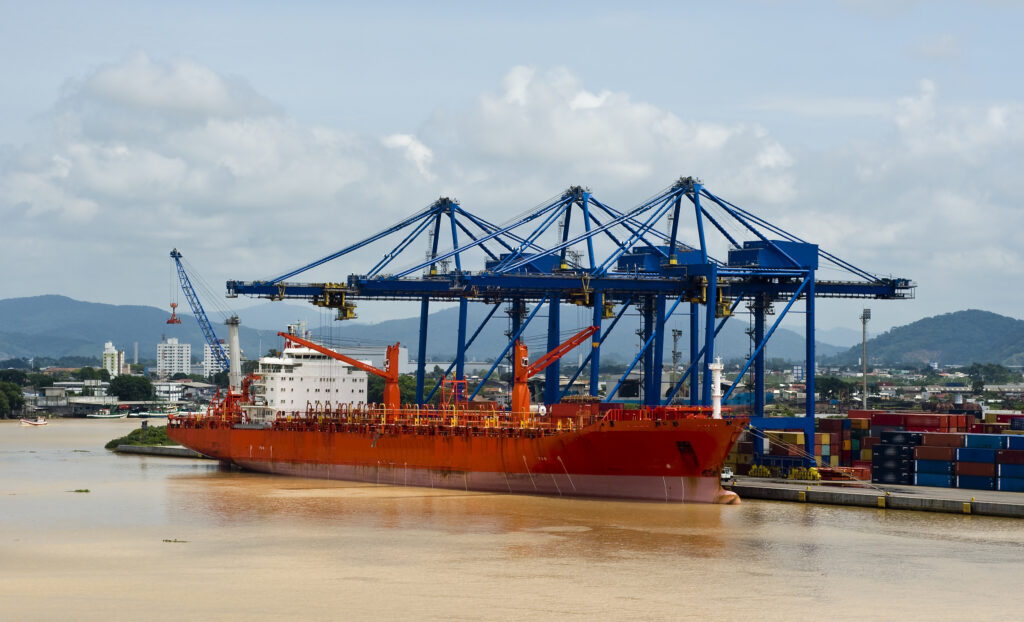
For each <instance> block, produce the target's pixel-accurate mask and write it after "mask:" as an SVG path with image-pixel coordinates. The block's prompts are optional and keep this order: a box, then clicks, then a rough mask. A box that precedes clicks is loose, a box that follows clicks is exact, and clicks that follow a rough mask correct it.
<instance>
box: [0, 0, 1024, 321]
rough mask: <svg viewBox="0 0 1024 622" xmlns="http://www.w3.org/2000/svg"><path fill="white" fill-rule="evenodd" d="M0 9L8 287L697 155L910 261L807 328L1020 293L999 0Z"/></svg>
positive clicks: (1019, 217) (281, 252) (858, 259)
mask: <svg viewBox="0 0 1024 622" xmlns="http://www.w3.org/2000/svg"><path fill="white" fill-rule="evenodd" d="M0 17H2V19H0V37H2V39H3V40H4V42H5V49H6V50H7V52H8V53H7V54H3V55H0V68H2V70H3V72H4V75H5V78H6V80H5V82H6V83H7V84H8V88H7V89H6V97H5V98H3V100H2V101H0V113H2V114H0V221H2V222H3V223H4V224H3V226H0V263H2V264H3V265H4V266H5V267H7V268H8V269H7V270H6V271H5V275H4V285H5V288H4V296H5V297H19V296H32V295H40V294H48V293H59V294H65V295H68V296H71V297H74V298H76V299H80V300H89V301H96V302H108V303H115V304H145V305H152V306H157V307H163V306H165V305H166V304H167V302H168V299H169V298H170V297H171V296H172V295H173V294H172V293H171V292H172V291H173V290H174V289H175V288H176V283H175V281H174V277H173V274H171V272H170V263H169V260H168V257H167V255H168V252H169V251H170V249H171V248H175V247H177V248H179V249H180V250H181V251H182V252H183V253H184V254H185V256H186V257H187V259H188V260H189V261H190V263H191V264H192V265H193V266H195V267H196V269H197V270H198V271H199V272H200V273H201V274H202V276H203V277H204V278H205V280H206V281H207V282H208V283H209V284H210V289H211V290H212V291H214V292H217V293H223V283H224V281H226V280H227V279H243V280H250V279H260V278H268V277H271V276H275V275H277V274H281V273H283V272H286V271H288V270H290V269H292V268H296V267H298V266H301V265H304V264H305V263H308V262H309V261H311V260H313V259H316V258H318V257H320V256H323V255H327V254H329V253H331V252H332V251H335V250H337V249H339V248H341V247H343V246H345V245H346V244H347V243H349V242H352V241H354V240H356V239H358V238H359V237H362V236H365V235H368V234H370V233H372V232H375V231H377V230H379V229H380V228H381V227H382V226H384V225H387V224H390V223H391V222H394V221H396V220H398V219H399V218H401V217H402V216H405V215H407V214H410V213H412V212H414V211H417V210H419V209H421V208H422V207H424V206H426V205H428V204H429V203H431V202H432V201H433V200H435V199H436V198H437V197H438V196H452V197H457V198H458V199H459V200H460V202H461V203H462V205H463V206H465V207H466V208H467V209H469V210H471V211H474V212H477V213H479V214H481V215H483V216H485V217H487V218H489V219H491V220H493V221H495V222H503V221H505V220H507V219H508V218H509V217H510V216H511V215H513V214H517V213H521V212H523V211H526V210H527V209H529V208H531V207H532V206H535V205H537V204H539V203H541V202H542V201H544V200H545V199H546V198H548V197H551V196H552V195H555V194H557V193H559V192H561V191H562V190H563V189H564V188H566V187H568V186H570V185H574V184H583V185H587V186H589V187H591V188H592V190H593V191H594V193H595V195H596V196H599V197H601V198H602V199H603V200H604V201H605V202H607V203H610V204H612V205H614V206H616V207H618V208H620V209H627V208H629V207H631V206H633V205H636V204H638V203H640V202H641V201H642V200H644V199H645V198H646V197H648V196H650V195H652V194H654V193H655V192H657V191H658V190H660V189H661V188H664V187H665V186H667V185H668V184H670V183H671V182H672V181H673V180H674V179H675V178H677V177H679V176H680V175H694V176H697V177H700V178H701V179H702V180H703V181H704V182H705V183H706V184H707V186H708V187H709V188H710V189H712V190H713V191H714V192H715V193H716V194H718V195H720V196H723V197H725V198H727V199H729V200H731V201H732V202H734V203H737V204H739V205H741V206H742V207H744V208H745V209H747V210H749V211H752V212H754V213H756V214H758V215H759V216H762V217H764V218H765V219H767V220H769V221H771V222H774V223H776V224H778V225H780V226H782V227H783V228H785V229H787V230H789V231H791V232H793V233H795V234H798V235H800V236H801V237H803V238H804V239H807V240H808V241H811V242H815V243H818V244H820V245H821V246H822V247H823V248H825V249H827V250H828V251H830V252H832V253H834V254H835V255H837V256H839V257H842V258H843V259H846V260H848V261H850V262H852V263H853V264H855V265H857V266H858V267H861V268H864V269H866V270H868V271H871V272H874V273H878V274H882V275H890V274H891V275H893V276H900V277H908V278H911V279H913V280H914V281H916V282H917V283H918V284H919V289H918V297H917V299H916V300H913V301H905V302H875V301H822V303H821V304H819V306H818V317H819V320H818V324H819V327H821V328H822V329H826V328H831V327H837V326H842V327H848V328H851V329H856V328H859V322H858V321H857V319H856V318H857V316H858V315H859V313H860V309H861V308H862V307H872V308H873V310H874V314H873V318H872V324H871V325H870V330H871V331H872V332H873V333H878V332H881V331H884V330H885V329H887V328H889V327H892V326H895V325H900V324H905V323H908V322H911V321H913V320H915V319H918V318H922V317H926V316H931V315H935V314H939V313H945V312H950V311H956V310H960V309H966V308H978V309H985V310H989V311H993V312H996V313H1000V314H1004V315H1008V316H1011V317H1015V318H1021V317H1024V313H1022V312H1021V311H1020V309H1021V308H1024V293H1022V292H1021V291H1019V288H1016V287H1012V285H1011V283H1013V282H1014V281H1015V279H1016V278H1019V276H1020V275H1021V274H1022V273H1024V254H1022V253H1024V251H1022V249H1024V233H1022V231H1024V226H1022V225H1024V210H1021V209H1020V208H1019V204H1020V202H1021V198H1022V197H1024V178H1022V177H1021V176H1020V175H1019V173H1018V172H1017V171H1016V169H1017V168H1018V167H1017V166H1016V164H1017V162H1020V161H1021V159H1022V156H1024V84H1022V83H1021V81H1019V80H1016V79H1014V74H1012V73H1011V72H1010V69H1009V66H1010V65H1009V63H1010V62H1011V61H1012V59H1014V58H1019V57H1020V56H1021V52H1022V44H1021V42H1020V37H1019V32H1018V30H1019V25H1020V24H1021V23H1024V20H1022V19H1021V18H1022V17H1024V6H1021V5H1018V4H1014V3H1005V2H996V1H990V2H981V3H968V2H933V3H925V2H914V1H911V0H906V1H894V2H883V1H881V0H861V1H857V0H847V1H841V2H834V3H820V2H810V1H803V2H763V1H751V2H740V3H730V4H729V5H728V6H725V5H706V4H692V5H691V4H688V3H657V2H650V3H639V4H637V5H633V6H631V7H630V8H629V9H623V8H620V7H619V6H618V5H617V4H614V3H610V2H588V3H576V2H569V3H559V4H557V5H551V4H541V3H531V2H525V3H516V4H515V5H514V6H511V5H510V6H502V7H488V6H483V5H480V6H478V5H474V4H467V3H457V2H455V3H435V4H431V5H429V6H421V5H419V4H417V3H409V2H395V3H385V4H379V5H372V6H370V5H366V4H347V3H338V4H334V3H322V4H321V3H310V4H303V5H297V6H284V5H281V6H276V5H272V4H255V5H254V4H250V3H240V2H228V3H220V4H217V5H212V6H211V5H208V4H204V3H195V2H186V3H179V4H175V5H173V6H171V5H164V4H158V3H126V2H94V3H68V4H57V5H53V4H45V5H32V4H25V3H14V2H0ZM380 250H381V251H383V250H384V249H380ZM422 250H425V249H422ZM371 260H372V257H371V256H370V255H365V256H362V257H357V258H356V259H355V260H354V261H353V262H352V263H348V264H329V266H328V267H326V268H322V269H319V270H318V271H314V272H310V273H308V274H306V275H303V276H302V277H301V278H302V279H303V280H338V279H339V278H343V277H344V276H345V275H347V274H349V273H358V272H361V271H365V269H366V268H367V267H368V265H372V263H368V262H370V261H371ZM819 278H821V279H828V278H842V275H841V274H836V273H832V272H830V271H826V270H822V271H821V272H820V273H819ZM235 302H237V303H238V306H245V305H246V304H248V303H246V302H242V301H235ZM233 304H234V303H233ZM416 312H417V309H415V308H413V306H411V305H404V306H403V305H393V304H389V305H381V304H377V305H373V304H369V305H363V306H362V312H361V314H360V319H362V320H374V319H380V320H384V319H390V318H396V317H407V316H411V315H415V314H416ZM800 320H801V319H800V317H799V316H795V317H794V318H793V319H792V320H790V321H789V322H788V323H787V326H790V327H791V328H793V329H794V330H798V329H799V323H800Z"/></svg>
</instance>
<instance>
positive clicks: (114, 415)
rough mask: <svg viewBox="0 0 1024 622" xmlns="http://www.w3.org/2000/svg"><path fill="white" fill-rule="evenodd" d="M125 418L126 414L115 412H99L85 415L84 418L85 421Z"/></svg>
mask: <svg viewBox="0 0 1024 622" xmlns="http://www.w3.org/2000/svg"><path fill="white" fill-rule="evenodd" d="M127 416H128V413H126V412H115V413H112V412H108V413H105V414H104V413H102V412H99V413H93V414H91V415H86V416H85V417H86V419H124V418H125V417H127Z"/></svg>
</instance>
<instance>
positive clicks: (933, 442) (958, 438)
mask: <svg viewBox="0 0 1024 622" xmlns="http://www.w3.org/2000/svg"><path fill="white" fill-rule="evenodd" d="M921 444H922V445H927V446H929V447H963V446H964V435H963V434H960V433H957V432H951V433H939V432H932V433H930V434H925V435H924V436H922V437H921Z"/></svg>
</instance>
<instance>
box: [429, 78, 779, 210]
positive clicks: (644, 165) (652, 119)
mask: <svg viewBox="0 0 1024 622" xmlns="http://www.w3.org/2000/svg"><path fill="white" fill-rule="evenodd" d="M451 137H455V138H454V144H451V145H450V146H451V151H450V152H448V153H444V154H440V153H439V154H438V160H439V161H442V160H445V158H444V156H445V155H446V156H448V157H449V158H451V159H449V160H447V161H448V162H452V161H453V160H454V161H457V164H458V175H459V176H461V177H463V178H469V179H473V180H474V182H475V183H483V182H484V181H485V180H490V181H491V183H492V185H494V186H500V185H501V184H502V183H504V181H505V180H506V179H508V178H509V176H512V177H515V176H517V175H525V176H527V177H530V178H534V179H535V180H536V183H537V186H538V187H537V188H536V192H537V193H538V194H537V195H536V196H538V197H539V196H548V195H550V194H551V191H552V190H557V189H559V188H562V187H565V186H568V185H570V184H573V183H585V184H590V185H592V186H594V189H595V192H597V193H598V194H599V195H600V193H602V192H604V193H606V194H611V195H612V196H616V197H623V196H627V195H629V200H630V201H639V200H640V197H644V196H647V195H648V194H649V193H650V192H651V191H653V190H654V189H657V188H661V187H664V186H666V185H668V184H669V183H670V182H671V181H672V180H674V179H675V178H677V177H679V176H680V175H684V174H691V175H697V176H699V177H702V178H704V179H705V180H708V181H709V182H715V183H725V182H728V183H730V184H735V186H734V191H735V192H736V195H737V196H741V197H746V198H757V199H759V200H763V201H769V202H776V201H782V200H787V199H789V198H791V197H792V196H794V194H795V192H796V190H795V183H794V179H793V177H792V176H791V175H790V174H789V169H790V168H791V167H792V165H793V164H794V160H793V157H792V156H791V155H790V154H789V153H788V152H787V151H786V149H785V147H784V146H783V145H781V144H780V143H778V142H777V141H776V140H774V139H773V138H772V137H771V136H770V135H768V133H767V132H766V131H764V130H763V129H762V128H760V127H757V126H749V125H744V124H731V125H725V124H718V123H710V122H704V121H696V120H686V119H683V118H681V117H679V116H678V115H676V114H675V113H673V112H671V111H668V110H664V109H661V108H658V107H656V106H652V105H650V104H647V103H644V102H639V101H635V100H634V99H633V98H632V97H631V96H630V95H629V94H627V93H623V92H614V91H609V90H602V91H600V92H599V93H595V92H592V91H589V90H587V89H586V88H585V87H584V86H583V84H582V82H581V80H580V79H579V78H578V77H577V76H575V75H573V74H572V73H571V72H569V71H568V70H565V69H552V70H549V71H546V72H539V71H537V70H536V69H533V68H529V67H515V68H513V69H512V70H510V71H509V72H508V73H507V74H506V76H505V78H504V79H503V81H502V87H501V89H500V90H499V91H497V92H491V93H484V94H482V95H481V96H480V97H479V99H478V101H477V102H476V105H475V106H473V107H471V108H470V109H469V110H467V111H460V113H458V114H450V115H440V116H438V117H435V118H434V119H433V120H432V121H431V122H430V123H428V124H427V125H426V126H425V128H424V130H423V133H422V138H423V140H424V142H426V143H427V144H431V141H432V140H434V139H436V140H437V141H438V142H449V143H451V142H452V140H453V139H452V138H451ZM450 170H451V171H452V172H454V169H450ZM443 177H444V176H443V175H442V178H443ZM531 181H533V179H531ZM532 189H533V186H529V187H527V190H532ZM522 194H524V193H522V192H521V195H522Z"/></svg>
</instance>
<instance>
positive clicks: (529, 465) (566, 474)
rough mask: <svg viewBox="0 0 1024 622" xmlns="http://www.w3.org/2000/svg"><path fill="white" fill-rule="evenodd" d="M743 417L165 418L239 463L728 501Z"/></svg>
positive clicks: (211, 451)
mask: <svg viewBox="0 0 1024 622" xmlns="http://www.w3.org/2000/svg"><path fill="white" fill-rule="evenodd" d="M742 427H743V425H742V422H739V421H729V420H714V419H688V420H678V421H673V422H660V421H650V420H642V421H620V422H617V423H615V422H607V421H605V422H599V423H595V424H593V425H590V426H587V427H585V428H582V429H580V430H574V431H567V432H561V433H556V434H542V433H537V432H535V431H531V430H518V429H490V430H488V429H478V428H473V429H470V428H461V429H459V428H437V427H426V426H425V427H422V428H413V427H410V426H373V425H369V426H367V425H361V426H345V425H337V426H336V425H329V426H322V425H315V424H295V425H288V426H276V427H270V428H255V427H249V426H232V425H225V424H220V425H218V424H217V423H216V422H212V425H211V422H209V421H207V422H203V423H201V424H199V425H194V426H191V427H190V425H189V424H188V423H187V422H184V423H183V424H182V423H179V422H172V425H171V426H169V427H168V435H169V436H170V437H171V438H172V439H174V440H176V441H178V442H180V443H181V444H182V445H185V446H186V447H189V448H191V449H194V450H195V451H198V452H200V453H202V454H204V455H207V456H210V457H212V458H217V459H220V460H223V461H227V462H231V463H234V464H236V465H238V466H239V467H241V468H243V469H247V470H252V471H258V472H264V473H275V474H281V475H291V476H299V477H315V478H324V479H336V480H348V481H359V482H370V483H375V484H388V485H402V486H424V487H433V488H447V489H455V490H473V491H484V492H506V493H522V494H543V495H558V496H580V497H604V498H616V499H643V500H651V501H667V502H688V503H732V502H736V501H737V500H738V498H737V497H736V496H735V495H734V494H733V493H730V492H727V491H724V490H722V488H721V485H720V471H721V467H722V463H723V461H724V460H725V457H726V455H727V454H728V452H729V450H730V448H731V447H732V445H733V443H734V442H735V441H736V438H737V437H738V436H739V434H740V432H741V431H742Z"/></svg>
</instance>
